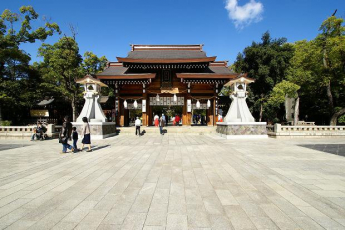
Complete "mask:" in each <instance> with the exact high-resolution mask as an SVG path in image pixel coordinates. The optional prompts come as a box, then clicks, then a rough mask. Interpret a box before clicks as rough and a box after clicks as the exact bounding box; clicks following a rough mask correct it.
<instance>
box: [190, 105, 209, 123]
mask: <svg viewBox="0 0 345 230" xmlns="http://www.w3.org/2000/svg"><path fill="white" fill-rule="evenodd" d="M192 126H207V111H206V109H193V110H192Z"/></svg>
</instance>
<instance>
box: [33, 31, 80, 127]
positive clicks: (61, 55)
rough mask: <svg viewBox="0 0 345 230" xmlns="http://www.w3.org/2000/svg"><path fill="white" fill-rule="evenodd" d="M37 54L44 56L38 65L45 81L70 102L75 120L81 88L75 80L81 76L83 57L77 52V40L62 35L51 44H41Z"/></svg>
mask: <svg viewBox="0 0 345 230" xmlns="http://www.w3.org/2000/svg"><path fill="white" fill-rule="evenodd" d="M39 55H40V56H42V57H43V58H44V61H43V62H42V63H40V67H41V69H42V70H41V71H42V74H43V77H44V79H45V82H48V83H50V85H51V88H52V89H55V90H57V91H59V92H60V93H61V94H62V95H63V96H64V97H65V99H66V100H67V101H69V102H70V103H71V107H72V116H73V121H75V120H76V114H77V111H76V102H77V99H78V96H79V95H80V94H81V89H80V87H79V85H78V84H77V83H76V82H75V81H76V80H77V79H78V78H81V77H83V71H82V69H81V64H82V61H83V59H82V56H81V55H80V54H79V47H78V44H77V42H76V41H75V39H74V38H72V37H66V36H64V37H62V38H61V39H60V40H59V41H58V42H56V43H55V44H53V45H50V44H42V46H41V47H40V48H39Z"/></svg>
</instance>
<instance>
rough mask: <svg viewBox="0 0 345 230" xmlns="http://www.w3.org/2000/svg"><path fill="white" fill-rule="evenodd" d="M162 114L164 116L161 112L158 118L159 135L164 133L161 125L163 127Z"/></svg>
mask: <svg viewBox="0 0 345 230" xmlns="http://www.w3.org/2000/svg"><path fill="white" fill-rule="evenodd" d="M163 116H164V114H162V116H161V118H160V119H159V132H160V134H161V135H164V133H163V127H164V124H165V121H164V119H163Z"/></svg>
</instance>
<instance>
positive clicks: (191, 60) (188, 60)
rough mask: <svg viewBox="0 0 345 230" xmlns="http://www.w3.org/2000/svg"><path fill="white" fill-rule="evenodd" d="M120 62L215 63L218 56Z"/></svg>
mask: <svg viewBox="0 0 345 230" xmlns="http://www.w3.org/2000/svg"><path fill="white" fill-rule="evenodd" d="M116 58H117V60H118V61H119V62H124V63H162V64H165V63H198V62H214V61H215V60H216V58H217V57H216V56H214V57H205V58H177V59H155V58H152V59H151V58H149V59H134V58H122V57H116Z"/></svg>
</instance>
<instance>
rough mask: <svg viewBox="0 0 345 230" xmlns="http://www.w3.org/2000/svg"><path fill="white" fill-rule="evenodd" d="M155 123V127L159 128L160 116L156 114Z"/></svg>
mask: <svg viewBox="0 0 345 230" xmlns="http://www.w3.org/2000/svg"><path fill="white" fill-rule="evenodd" d="M154 122H155V126H156V127H158V125H159V116H158V114H156V115H155V116H154Z"/></svg>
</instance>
